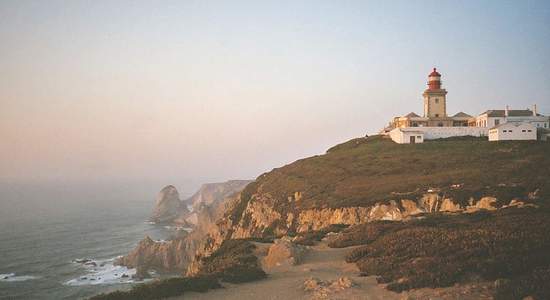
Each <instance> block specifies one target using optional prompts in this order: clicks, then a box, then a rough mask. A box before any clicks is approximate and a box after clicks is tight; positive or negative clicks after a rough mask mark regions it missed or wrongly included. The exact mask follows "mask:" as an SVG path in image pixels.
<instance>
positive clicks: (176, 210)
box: [150, 185, 187, 223]
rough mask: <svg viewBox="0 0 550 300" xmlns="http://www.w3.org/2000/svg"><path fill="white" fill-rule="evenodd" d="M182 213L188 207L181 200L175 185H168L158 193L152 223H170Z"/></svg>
mask: <svg viewBox="0 0 550 300" xmlns="http://www.w3.org/2000/svg"><path fill="white" fill-rule="evenodd" d="M182 211H187V207H185V205H183V203H182V201H181V200H180V195H179V193H178V190H177V189H176V188H175V187H174V186H173V185H168V186H166V187H164V188H163V189H162V190H161V191H160V192H159V193H158V195H157V199H156V201H155V207H154V209H153V214H152V215H151V218H150V221H151V222H155V223H170V222H172V221H173V220H174V219H175V218H177V217H178V216H179V215H180V214H181V213H182Z"/></svg>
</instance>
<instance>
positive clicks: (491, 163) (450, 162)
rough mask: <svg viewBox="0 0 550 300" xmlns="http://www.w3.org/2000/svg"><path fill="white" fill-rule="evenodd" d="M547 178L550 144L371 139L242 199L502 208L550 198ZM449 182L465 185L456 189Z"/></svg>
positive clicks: (271, 176)
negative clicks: (473, 201) (493, 201)
mask: <svg viewBox="0 0 550 300" xmlns="http://www.w3.org/2000/svg"><path fill="white" fill-rule="evenodd" d="M549 178H550V143H542V142H536V141H510V142H488V141H487V140H486V139H483V138H473V137H463V138H450V139H443V140H433V141H426V142H425V143H423V144H414V145H411V144H396V143H394V142H393V141H391V140H389V139H386V138H383V137H381V136H372V137H369V138H358V139H353V140H350V141H348V142H345V143H343V144H340V145H337V146H335V147H332V148H330V149H329V150H328V151H327V153H326V154H324V155H319V156H314V157H310V158H306V159H301V160H298V161H296V162H293V163H291V164H289V165H286V166H284V167H281V168H276V169H274V170H272V171H271V172H268V173H265V174H263V175H261V176H259V177H258V178H257V180H256V181H255V182H253V183H252V184H249V185H248V186H247V187H246V188H245V189H244V191H243V200H244V201H243V202H245V203H246V201H247V200H249V199H250V197H251V195H253V194H256V193H269V194H271V195H272V196H274V197H275V198H276V200H278V201H279V203H278V204H279V205H278V206H277V207H279V208H281V209H285V208H286V209H289V207H288V205H289V203H288V201H287V198H288V197H291V196H293V195H294V193H295V192H297V191H299V192H301V193H302V195H301V200H300V201H299V202H297V203H296V204H295V205H296V207H294V208H293V209H298V210H300V209H309V208H323V207H332V208H337V207H346V206H370V205H373V204H375V203H376V202H379V201H384V200H391V199H403V198H407V199H415V198H418V197H420V196H421V195H422V194H423V193H425V192H426V190H427V189H428V188H441V193H444V194H446V196H451V197H453V198H454V199H455V201H459V202H464V203H465V202H466V201H467V200H468V199H469V198H470V197H474V198H479V197H481V196H495V197H496V198H497V199H498V200H499V201H500V202H502V203H504V202H509V201H510V200H511V199H512V198H513V197H520V198H526V196H527V194H528V193H529V192H533V191H536V190H537V189H539V192H538V195H539V196H541V197H546V198H549V197H548V196H550V182H549V181H550V179H549ZM452 184H463V187H462V188H460V189H451V188H450V186H451V185H452ZM245 203H243V204H242V205H241V209H244V206H245ZM293 205H294V204H293ZM238 215H239V211H237V212H235V214H234V216H238Z"/></svg>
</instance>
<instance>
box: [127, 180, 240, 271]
mask: <svg viewBox="0 0 550 300" xmlns="http://www.w3.org/2000/svg"><path fill="white" fill-rule="evenodd" d="M246 182H248V181H245V180H232V181H228V182H224V183H211V184H205V185H203V186H202V187H201V189H200V190H199V191H198V192H197V193H195V195H194V196H193V197H191V198H190V199H188V200H186V201H180V200H179V194H178V192H177V190H176V188H175V187H173V186H167V187H165V188H163V189H162V190H161V191H160V193H159V195H158V196H157V200H156V203H155V210H154V213H153V216H152V217H151V220H152V221H154V222H157V223H175V224H185V225H189V219H190V218H191V217H193V218H194V219H195V221H194V222H193V225H194V229H193V231H192V232H191V233H189V234H188V235H185V236H182V237H178V238H175V239H173V240H169V241H162V242H160V241H154V240H152V239H151V238H149V237H145V238H144V239H143V240H142V241H141V242H139V244H138V245H137V246H136V248H134V250H132V251H131V252H130V253H129V254H128V255H126V256H124V257H122V258H121V259H119V260H118V264H120V265H124V266H128V267H131V268H138V271H141V272H140V273H145V271H147V270H151V269H152V270H156V271H158V272H164V273H180V272H182V271H184V270H186V269H187V267H188V265H189V263H190V262H191V261H192V260H193V258H194V255H195V252H196V249H197V248H199V247H202V248H201V249H203V250H204V249H208V246H210V247H212V248H214V247H216V246H218V245H217V244H212V245H210V244H209V242H210V241H212V240H213V239H211V238H210V239H206V238H205V237H207V234H208V233H211V234H216V233H218V232H219V228H218V227H217V225H216V221H217V220H218V219H220V218H222V217H223V214H224V212H225V211H226V210H227V209H226V205H227V203H228V202H232V201H235V199H237V197H238V192H239V191H240V190H241V189H242V188H243V187H244V185H245V183H246ZM236 193H237V194H236ZM231 195H232V197H231ZM189 201H194V202H193V203H194V204H195V207H196V209H195V210H194V211H193V212H192V213H190V212H189V211H188V210H187V205H186V203H190V202H189ZM215 237H216V240H223V239H224V237H223V238H222V237H218V236H215ZM201 253H205V252H204V251H203V252H201Z"/></svg>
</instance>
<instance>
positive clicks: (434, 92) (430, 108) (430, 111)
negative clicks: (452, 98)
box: [422, 68, 447, 118]
mask: <svg viewBox="0 0 550 300" xmlns="http://www.w3.org/2000/svg"><path fill="white" fill-rule="evenodd" d="M422 96H423V97H424V117H426V118H446V117H447V99H446V96H447V91H446V90H445V89H442V88H441V74H439V72H437V69H436V68H434V69H433V71H432V72H431V73H430V74H429V75H428V89H426V90H425V91H424V93H423V94H422Z"/></svg>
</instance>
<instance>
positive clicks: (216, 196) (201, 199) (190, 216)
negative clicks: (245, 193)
mask: <svg viewBox="0 0 550 300" xmlns="http://www.w3.org/2000/svg"><path fill="white" fill-rule="evenodd" d="M250 182H251V180H229V181H226V182H219V183H206V184H203V185H202V186H201V187H200V189H199V190H198V191H197V192H196V193H195V194H193V196H191V197H189V198H188V199H186V200H184V201H183V203H184V205H185V206H186V207H187V206H189V207H192V212H190V213H185V212H183V213H180V215H179V216H178V217H177V218H176V219H175V220H174V223H176V224H190V225H194V226H197V225H198V223H199V220H200V218H199V214H200V211H201V209H202V208H209V207H217V206H218V204H219V203H221V202H223V201H224V200H225V199H226V198H227V197H229V196H231V195H232V194H235V193H238V192H240V191H241V190H242V189H243V188H244V187H245V186H246V185H247V184H249V183H250Z"/></svg>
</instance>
